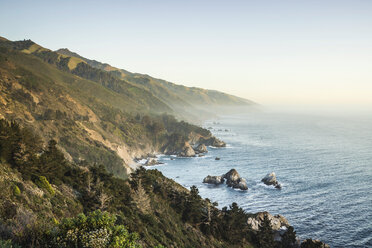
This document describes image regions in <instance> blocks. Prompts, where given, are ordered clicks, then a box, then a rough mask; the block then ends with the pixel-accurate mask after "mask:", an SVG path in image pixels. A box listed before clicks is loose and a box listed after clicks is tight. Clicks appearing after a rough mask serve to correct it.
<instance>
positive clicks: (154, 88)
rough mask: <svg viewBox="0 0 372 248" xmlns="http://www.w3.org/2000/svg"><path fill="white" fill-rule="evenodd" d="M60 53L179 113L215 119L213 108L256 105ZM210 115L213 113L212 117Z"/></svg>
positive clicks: (72, 54) (212, 91)
mask: <svg viewBox="0 0 372 248" xmlns="http://www.w3.org/2000/svg"><path fill="white" fill-rule="evenodd" d="M57 52H58V53H60V54H64V55H66V56H71V57H76V58H79V59H82V60H84V61H85V62H87V63H88V64H89V65H91V66H93V67H95V68H99V69H102V70H106V71H108V72H110V73H111V74H112V75H114V76H116V77H118V78H121V79H125V80H127V81H128V82H131V83H134V84H135V85H138V86H142V87H143V88H144V89H147V90H149V91H150V92H152V93H153V94H154V95H155V96H157V97H158V98H159V99H161V100H162V101H164V102H165V103H167V104H168V105H169V106H172V107H173V108H174V109H175V110H176V111H179V112H181V113H182V112H186V113H187V114H188V115H190V116H192V113H196V112H198V113H202V114H205V115H206V116H211V114H212V112H213V111H214V110H212V109H210V107H211V105H212V106H235V107H241V106H253V105H255V103H253V102H252V101H249V100H246V99H243V98H239V97H236V96H232V95H229V94H225V93H222V92H219V91H215V90H205V89H201V88H196V87H191V88H190V87H186V86H183V85H177V84H174V83H170V82H168V81H165V80H161V79H156V78H153V77H150V76H148V75H144V74H139V73H130V72H128V71H126V70H123V69H118V68H115V67H112V66H110V65H108V64H104V63H100V62H98V61H95V60H90V59H87V58H84V57H82V56H80V55H79V54H77V53H74V52H71V51H69V50H68V49H60V50H57ZM208 112H209V113H208Z"/></svg>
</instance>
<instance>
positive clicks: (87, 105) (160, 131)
mask: <svg viewBox="0 0 372 248" xmlns="http://www.w3.org/2000/svg"><path fill="white" fill-rule="evenodd" d="M30 51H33V52H30ZM70 59H71V58H70V57H62V56H61V55H59V54H57V53H55V52H52V51H50V50H48V49H45V48H41V47H40V46H38V45H36V44H35V43H33V42H31V41H20V42H10V41H7V40H2V41H0V72H1V74H0V90H1V95H0V102H1V103H2V104H1V105H0V117H1V118H5V119H7V120H10V121H13V120H17V122H18V123H20V124H22V125H23V126H28V127H30V128H31V129H32V130H35V132H36V133H37V134H39V135H40V136H41V137H42V138H43V140H44V142H47V141H48V140H49V139H51V138H53V139H55V140H57V141H58V144H59V146H60V149H62V151H63V152H64V153H65V156H66V157H67V158H69V159H70V161H74V162H76V163H80V162H83V161H87V162H88V163H98V164H104V165H105V166H106V169H107V170H108V171H109V172H111V173H114V174H115V175H117V176H119V177H122V178H126V177H127V174H128V173H130V171H131V170H132V168H134V167H135V163H134V161H133V159H134V158H136V157H142V156H147V154H154V153H157V152H164V151H165V150H164V149H167V150H169V147H170V146H173V145H174V146H177V147H179V149H180V150H182V149H184V148H183V147H184V145H187V144H188V143H187V142H188V141H189V140H190V139H191V138H192V139H193V140H195V136H196V137H197V139H200V138H201V137H203V140H208V139H209V140H210V139H214V138H213V137H212V135H211V133H210V132H209V131H207V130H203V129H201V128H199V127H197V126H194V125H191V124H187V123H185V122H178V121H177V120H176V119H175V118H173V117H171V116H169V115H167V114H166V113H173V110H172V109H171V108H170V107H169V106H168V105H167V104H165V103H163V102H162V101H161V100H159V99H158V98H157V97H155V96H153V95H152V94H151V93H150V92H149V91H148V90H145V89H142V88H141V87H138V86H135V85H132V84H131V83H127V82H126V81H123V80H119V79H116V78H113V77H112V76H111V75H110V74H109V73H107V72H105V71H101V70H99V69H96V68H93V67H90V66H89V65H87V64H86V63H84V62H80V63H78V64H77V66H76V67H75V69H73V70H71V69H70V67H68V64H69V61H70ZM185 125H186V126H185ZM177 126H180V127H182V128H175V127H177ZM175 130H176V131H175ZM184 130H187V131H184ZM175 135H178V136H179V137H180V138H178V139H175V138H174V137H175ZM178 136H177V137H178ZM175 142H178V143H179V144H175ZM172 152H174V153H175V154H177V153H178V152H180V151H177V150H172Z"/></svg>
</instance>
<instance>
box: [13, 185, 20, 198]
mask: <svg viewBox="0 0 372 248" xmlns="http://www.w3.org/2000/svg"><path fill="white" fill-rule="evenodd" d="M13 194H14V195H15V196H19V195H21V190H20V189H19V187H18V186H17V185H13Z"/></svg>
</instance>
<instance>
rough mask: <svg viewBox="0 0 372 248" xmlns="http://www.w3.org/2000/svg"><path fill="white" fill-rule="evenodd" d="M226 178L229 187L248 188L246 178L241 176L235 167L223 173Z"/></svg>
mask: <svg viewBox="0 0 372 248" xmlns="http://www.w3.org/2000/svg"><path fill="white" fill-rule="evenodd" d="M222 177H223V178H225V179H226V184H227V186H229V187H233V188H237V189H241V190H247V189H248V186H247V182H246V180H245V179H244V178H242V177H240V175H239V173H238V172H237V171H236V170H235V169H231V170H230V171H229V172H227V173H226V174H224V175H222Z"/></svg>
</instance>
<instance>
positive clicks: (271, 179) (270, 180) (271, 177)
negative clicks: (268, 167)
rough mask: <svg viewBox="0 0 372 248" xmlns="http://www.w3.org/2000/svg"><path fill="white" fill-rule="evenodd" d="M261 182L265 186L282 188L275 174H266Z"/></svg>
mask: <svg viewBox="0 0 372 248" xmlns="http://www.w3.org/2000/svg"><path fill="white" fill-rule="evenodd" d="M261 182H263V183H264V184H266V185H273V186H274V187H275V188H277V189H281V188H282V186H281V185H280V183H279V182H278V181H277V180H276V175H275V172H271V173H268V174H267V175H266V176H265V177H264V178H262V180H261Z"/></svg>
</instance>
